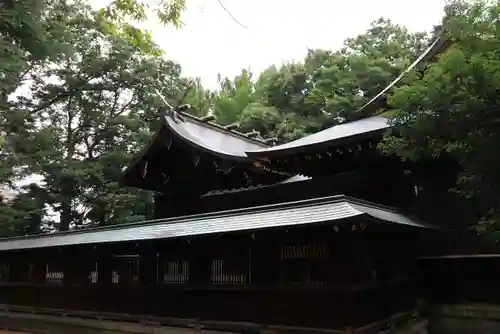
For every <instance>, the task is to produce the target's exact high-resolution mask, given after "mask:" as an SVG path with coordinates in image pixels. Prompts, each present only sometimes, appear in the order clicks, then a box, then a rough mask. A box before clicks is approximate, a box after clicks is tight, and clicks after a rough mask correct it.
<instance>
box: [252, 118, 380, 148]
mask: <svg viewBox="0 0 500 334" xmlns="http://www.w3.org/2000/svg"><path fill="white" fill-rule="evenodd" d="M389 126H390V124H389V120H388V119H387V118H385V117H381V116H373V117H368V118H364V119H361V120H358V121H354V122H349V123H344V124H339V125H335V126H332V127H331V128H328V129H326V130H323V131H320V132H317V133H314V134H312V135H309V136H306V137H303V138H300V139H297V140H294V141H291V142H288V143H285V144H282V145H277V146H274V147H269V148H266V149H263V150H256V151H247V152H246V153H247V154H248V156H250V157H258V156H265V155H268V154H269V153H292V151H293V152H296V151H299V150H300V151H302V150H308V149H310V148H311V147H313V146H317V145H328V146H336V145H341V144H343V143H345V142H347V141H349V140H350V139H353V138H356V139H357V138H359V137H360V136H363V135H376V134H379V133H381V132H382V131H383V130H385V129H387V128H388V127H389Z"/></svg>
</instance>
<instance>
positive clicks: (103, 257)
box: [95, 245, 113, 285]
mask: <svg viewBox="0 0 500 334" xmlns="http://www.w3.org/2000/svg"><path fill="white" fill-rule="evenodd" d="M95 251H96V258H97V283H98V284H99V285H110V284H111V283H112V282H111V279H112V271H113V266H112V262H111V261H112V259H113V258H112V253H111V249H109V247H105V246H100V245H98V246H96V250H95Z"/></svg>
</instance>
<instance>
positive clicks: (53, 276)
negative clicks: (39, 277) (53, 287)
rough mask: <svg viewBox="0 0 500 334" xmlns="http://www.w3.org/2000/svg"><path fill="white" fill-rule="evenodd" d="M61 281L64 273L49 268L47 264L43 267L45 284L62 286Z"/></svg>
mask: <svg viewBox="0 0 500 334" xmlns="http://www.w3.org/2000/svg"><path fill="white" fill-rule="evenodd" d="M63 280H64V272H63V271H62V270H57V268H51V267H50V266H49V265H48V264H47V265H46V266H45V282H47V283H56V284H62V282H63Z"/></svg>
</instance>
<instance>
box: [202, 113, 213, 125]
mask: <svg viewBox="0 0 500 334" xmlns="http://www.w3.org/2000/svg"><path fill="white" fill-rule="evenodd" d="M200 121H202V122H204V123H208V122H211V121H215V116H214V115H207V116H203V117H200Z"/></svg>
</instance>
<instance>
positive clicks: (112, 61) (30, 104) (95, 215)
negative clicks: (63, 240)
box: [2, 1, 181, 231]
mask: <svg viewBox="0 0 500 334" xmlns="http://www.w3.org/2000/svg"><path fill="white" fill-rule="evenodd" d="M59 3H60V4H61V3H62V5H61V6H60V7H57V8H52V10H53V12H52V14H53V15H55V17H57V18H58V27H59V30H58V31H59V33H58V34H57V35H51V36H50V37H51V43H56V44H58V45H61V46H64V48H62V49H61V52H59V53H57V54H56V55H55V56H53V57H46V58H44V59H42V60H38V61H32V60H30V59H28V60H27V64H28V65H29V66H28V67H27V69H28V70H27V71H26V74H25V77H26V78H27V79H28V81H27V83H26V84H25V85H24V87H23V89H24V90H27V91H28V92H29V94H25V95H24V96H17V98H14V99H13V98H10V99H9V101H8V104H7V105H6V106H7V107H8V109H7V110H5V112H3V113H2V117H3V118H4V120H5V123H4V124H5V126H4V128H5V132H6V133H8V138H9V142H10V145H11V146H12V150H11V151H10V152H3V153H4V155H5V156H6V157H12V156H14V155H15V156H16V159H14V161H13V162H12V165H11V166H10V167H15V168H10V167H9V168H6V169H5V170H6V171H7V170H8V169H11V170H15V171H16V173H15V174H16V175H7V174H8V173H6V174H5V175H4V179H3V180H6V181H10V180H12V178H13V177H14V176H17V177H18V178H22V177H26V176H30V175H33V174H38V175H42V176H43V178H44V183H45V184H44V185H43V187H42V188H43V190H44V191H43V192H40V191H39V192H37V193H33V194H32V195H30V196H31V197H33V196H35V197H36V196H38V198H39V199H41V200H42V202H43V203H44V206H43V209H44V210H45V208H46V207H48V208H49V209H50V211H51V212H53V213H56V214H58V215H59V216H60V219H59V222H58V224H57V225H56V228H58V229H60V230H67V229H69V228H70V227H78V226H86V225H88V224H99V225H105V224H113V223H119V222H123V221H125V217H126V216H130V215H142V216H144V217H150V213H151V205H150V203H151V195H150V194H146V193H144V192H140V191H132V190H130V189H123V188H120V187H118V185H117V180H118V179H119V177H120V174H121V171H122V169H123V167H124V166H125V165H127V164H128V163H129V162H130V161H131V160H132V157H133V155H134V154H135V153H136V152H137V151H138V149H139V148H142V147H143V146H144V145H145V141H146V138H148V137H149V136H150V131H151V129H152V128H154V127H155V124H156V122H155V120H156V115H155V109H156V108H157V107H158V106H159V105H160V104H161V103H162V102H161V101H160V100H159V99H158V97H157V96H156V95H155V93H154V92H153V91H152V90H154V89H157V90H158V91H160V92H161V93H162V94H163V95H164V96H167V98H175V97H176V96H177V95H178V93H179V90H180V88H179V85H180V84H181V81H180V78H179V75H180V67H179V66H178V65H177V64H175V63H172V62H170V61H166V60H164V59H163V58H162V57H160V56H159V54H160V53H161V52H157V51H158V50H159V48H158V47H157V46H156V45H154V43H152V42H151V41H148V40H142V41H141V42H140V43H139V44H135V45H133V46H131V45H130V44H129V43H128V41H127V40H126V39H124V38H122V36H120V35H118V34H112V33H109V31H108V28H109V26H110V24H111V23H110V21H109V20H108V19H107V18H106V17H105V16H104V15H102V12H94V11H92V10H91V8H90V7H89V6H87V5H85V4H84V3H82V2H78V1H77V2H73V3H71V4H67V3H64V2H63V1H60V2H59ZM56 10H57V11H56ZM47 34H48V32H47ZM2 169H3V168H2ZM42 195H43V198H42V197H40V196H42ZM19 196H21V195H19ZM16 200H17V198H16ZM18 202H19V203H26V200H25V199H23V200H21V197H19V201H18ZM16 203H17V202H16V201H11V202H10V206H9V208H10V209H15V210H17V211H12V210H11V211H10V214H11V216H12V217H19V216H23V217H27V216H28V214H29V213H30V212H32V211H33V209H32V208H31V207H30V206H29V205H24V204H23V205H21V204H17V206H15V205H14V204H16ZM37 203H38V202H37ZM5 204H6V203H4V205H5ZM39 209H40V208H39ZM23 210H25V214H22V211H23ZM18 211H19V213H16V212H18ZM4 212H6V211H4ZM43 216H44V217H46V214H45V213H44V214H43ZM30 217H31V216H30ZM42 220H43V219H40V220H38V223H39V224H40V223H42ZM10 230H12V229H10ZM13 230H17V231H20V230H19V229H13ZM31 230H32V231H34V230H35V229H31Z"/></svg>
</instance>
